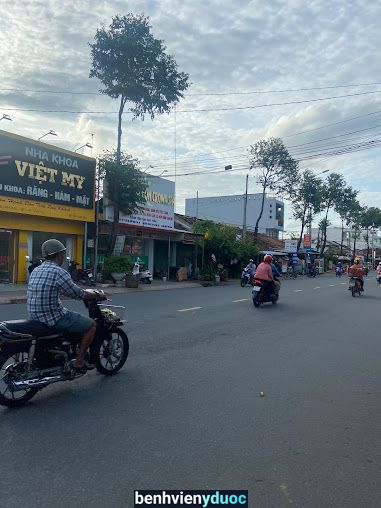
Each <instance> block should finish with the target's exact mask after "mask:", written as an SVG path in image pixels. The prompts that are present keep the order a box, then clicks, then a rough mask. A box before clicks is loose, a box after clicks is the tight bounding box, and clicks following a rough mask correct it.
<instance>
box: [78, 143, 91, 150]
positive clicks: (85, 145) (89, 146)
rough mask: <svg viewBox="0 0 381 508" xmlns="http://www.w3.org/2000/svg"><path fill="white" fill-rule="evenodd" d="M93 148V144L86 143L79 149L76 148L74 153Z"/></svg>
mask: <svg viewBox="0 0 381 508" xmlns="http://www.w3.org/2000/svg"><path fill="white" fill-rule="evenodd" d="M85 147H87V148H93V145H92V144H91V143H85V144H84V145H82V146H80V147H79V148H76V149H75V150H74V151H75V152H78V150H80V149H81V148H85Z"/></svg>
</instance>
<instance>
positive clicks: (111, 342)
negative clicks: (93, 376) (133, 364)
mask: <svg viewBox="0 0 381 508" xmlns="http://www.w3.org/2000/svg"><path fill="white" fill-rule="evenodd" d="M129 349H130V345H129V342H128V337H127V335H126V333H125V332H124V331H123V330H121V329H120V328H116V329H114V330H112V331H111V332H109V334H108V335H107V336H106V337H104V338H103V337H102V338H100V339H99V342H98V341H97V344H96V345H95V350H94V357H95V367H96V369H97V371H98V372H100V373H101V374H103V375H104V376H112V375H114V374H116V373H117V372H118V371H119V370H120V369H121V368H122V367H123V365H124V364H125V363H126V360H127V357H128V352H129Z"/></svg>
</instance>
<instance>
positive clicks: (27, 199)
mask: <svg viewBox="0 0 381 508" xmlns="http://www.w3.org/2000/svg"><path fill="white" fill-rule="evenodd" d="M94 184H95V159H92V158H89V157H86V156H83V155H80V154H78V153H75V152H70V151H67V150H63V149H62V148H58V147H55V146H53V145H50V144H46V143H42V142H39V141H35V140H33V139H28V138H24V137H22V136H17V135H14V134H10V133H8V132H5V131H0V282H12V283H24V282H26V281H27V278H28V270H27V268H28V264H29V261H32V260H36V259H40V258H41V245H42V243H43V242H44V241H45V240H47V239H49V238H53V237H54V238H57V239H59V240H61V241H62V242H63V243H64V244H65V245H66V248H67V257H69V258H70V259H75V260H76V261H78V262H79V263H82V259H83V243H84V234H85V222H90V223H91V222H94Z"/></svg>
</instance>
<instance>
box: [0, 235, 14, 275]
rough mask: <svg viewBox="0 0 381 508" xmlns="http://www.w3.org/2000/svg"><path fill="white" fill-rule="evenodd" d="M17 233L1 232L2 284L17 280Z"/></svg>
mask: <svg viewBox="0 0 381 508" xmlns="http://www.w3.org/2000/svg"><path fill="white" fill-rule="evenodd" d="M14 271H15V233H14V232H13V231H7V230H4V229H1V230H0V283H1V282H12V281H13V280H14V279H15V273H14Z"/></svg>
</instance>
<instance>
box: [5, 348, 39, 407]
mask: <svg viewBox="0 0 381 508" xmlns="http://www.w3.org/2000/svg"><path fill="white" fill-rule="evenodd" d="M28 358H29V348H28V347H27V346H25V347H23V348H22V349H20V350H19V351H17V353H13V354H11V353H9V354H8V355H7V354H4V355H1V356H0V405H2V406H7V407H18V406H22V405H23V404H25V402H27V401H28V400H30V399H31V398H32V397H34V396H35V395H36V393H37V392H38V389H37V388H26V389H23V390H18V391H15V390H14V389H13V387H12V382H14V381H18V380H20V379H22V377H23V374H24V373H25V371H26V366H27V362H28Z"/></svg>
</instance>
